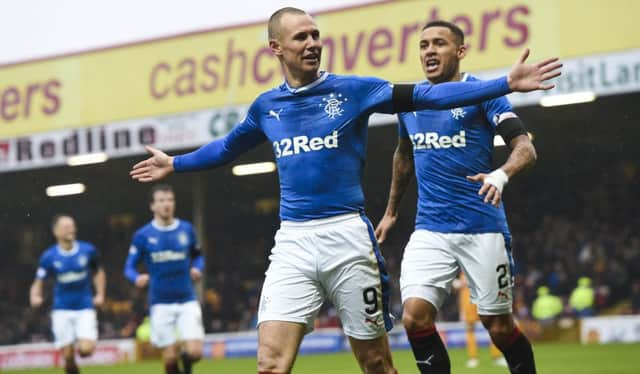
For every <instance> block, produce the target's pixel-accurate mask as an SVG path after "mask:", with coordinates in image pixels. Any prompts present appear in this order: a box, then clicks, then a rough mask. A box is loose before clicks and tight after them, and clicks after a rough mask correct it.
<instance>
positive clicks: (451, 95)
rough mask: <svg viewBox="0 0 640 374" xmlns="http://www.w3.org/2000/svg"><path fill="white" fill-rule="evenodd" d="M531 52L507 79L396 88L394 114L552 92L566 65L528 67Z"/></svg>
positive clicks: (547, 63)
mask: <svg viewBox="0 0 640 374" xmlns="http://www.w3.org/2000/svg"><path fill="white" fill-rule="evenodd" d="M528 56H529V50H528V49H525V50H524V51H523V53H522V55H520V57H519V58H518V60H517V61H516V63H515V64H514V65H513V67H512V68H511V71H510V72H509V75H508V76H507V77H502V78H498V79H493V80H488V81H473V82H447V83H440V84H436V85H431V84H421V85H415V86H414V85H406V84H400V85H395V86H394V89H393V104H394V108H393V111H394V112H409V111H414V110H422V109H439V110H440V109H451V108H455V107H460V106H465V105H471V104H479V103H481V102H483V101H486V100H489V99H493V98H497V97H500V96H504V95H506V94H508V93H510V92H512V91H517V92H529V91H534V90H550V89H552V88H553V87H554V85H553V84H545V81H547V80H549V79H552V78H555V77H557V76H559V75H560V73H561V72H560V68H561V67H562V64H561V63H560V62H558V58H555V57H554V58H550V59H546V60H543V61H541V62H538V63H535V64H527V63H526V60H527V57H528Z"/></svg>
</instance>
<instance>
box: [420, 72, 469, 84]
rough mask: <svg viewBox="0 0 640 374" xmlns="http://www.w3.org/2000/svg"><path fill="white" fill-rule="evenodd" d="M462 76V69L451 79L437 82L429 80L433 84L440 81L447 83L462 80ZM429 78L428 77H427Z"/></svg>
mask: <svg viewBox="0 0 640 374" xmlns="http://www.w3.org/2000/svg"><path fill="white" fill-rule="evenodd" d="M462 76H463V73H461V72H460V71H458V72H456V73H455V74H454V75H453V77H451V79H449V80H447V81H442V82H437V83H434V82H432V81H430V80H429V83H431V84H438V83H447V82H460V81H461V80H462ZM427 80H428V79H427Z"/></svg>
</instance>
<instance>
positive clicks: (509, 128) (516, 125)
mask: <svg viewBox="0 0 640 374" xmlns="http://www.w3.org/2000/svg"><path fill="white" fill-rule="evenodd" d="M496 130H497V131H498V134H500V136H502V139H504V142H505V144H507V145H509V144H511V140H513V138H515V137H516V136H520V135H527V129H525V128H524V123H522V121H521V120H520V118H518V117H512V118H507V119H505V120H504V121H502V122H500V123H499V124H498V127H497V129H496Z"/></svg>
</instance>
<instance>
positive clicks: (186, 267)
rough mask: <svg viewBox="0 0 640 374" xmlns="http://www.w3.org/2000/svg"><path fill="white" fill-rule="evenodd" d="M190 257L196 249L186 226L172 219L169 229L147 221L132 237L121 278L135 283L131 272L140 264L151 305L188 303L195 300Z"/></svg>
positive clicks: (134, 275)
mask: <svg viewBox="0 0 640 374" xmlns="http://www.w3.org/2000/svg"><path fill="white" fill-rule="evenodd" d="M194 256H199V248H198V242H197V239H196V235H195V232H194V230H193V226H192V225H191V224H190V223H189V222H187V221H183V220H179V219H176V220H175V221H174V223H173V224H171V225H170V226H160V225H158V224H157V223H156V222H155V221H151V222H150V223H148V224H146V225H145V226H144V227H142V228H141V229H139V230H138V231H136V233H135V234H134V236H133V241H132V243H131V247H130V248H129V256H128V257H127V261H126V265H125V274H126V276H127V278H129V280H131V281H132V282H135V278H136V276H137V275H138V274H137V272H136V270H135V268H136V266H137V265H138V263H139V262H141V261H142V262H143V263H144V265H145V267H146V269H147V272H148V273H149V303H150V304H151V305H153V304H157V303H161V304H171V303H184V302H187V301H192V300H195V298H196V297H195V292H194V289H193V283H192V281H191V275H190V269H191V267H192V266H194V265H193V264H192V258H193V257H194Z"/></svg>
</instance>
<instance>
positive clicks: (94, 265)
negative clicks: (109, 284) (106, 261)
mask: <svg viewBox="0 0 640 374" xmlns="http://www.w3.org/2000/svg"><path fill="white" fill-rule="evenodd" d="M99 268H100V255H98V252H96V253H95V255H94V256H93V257H92V258H91V259H90V260H89V269H91V271H93V272H96V271H98V269H99Z"/></svg>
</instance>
